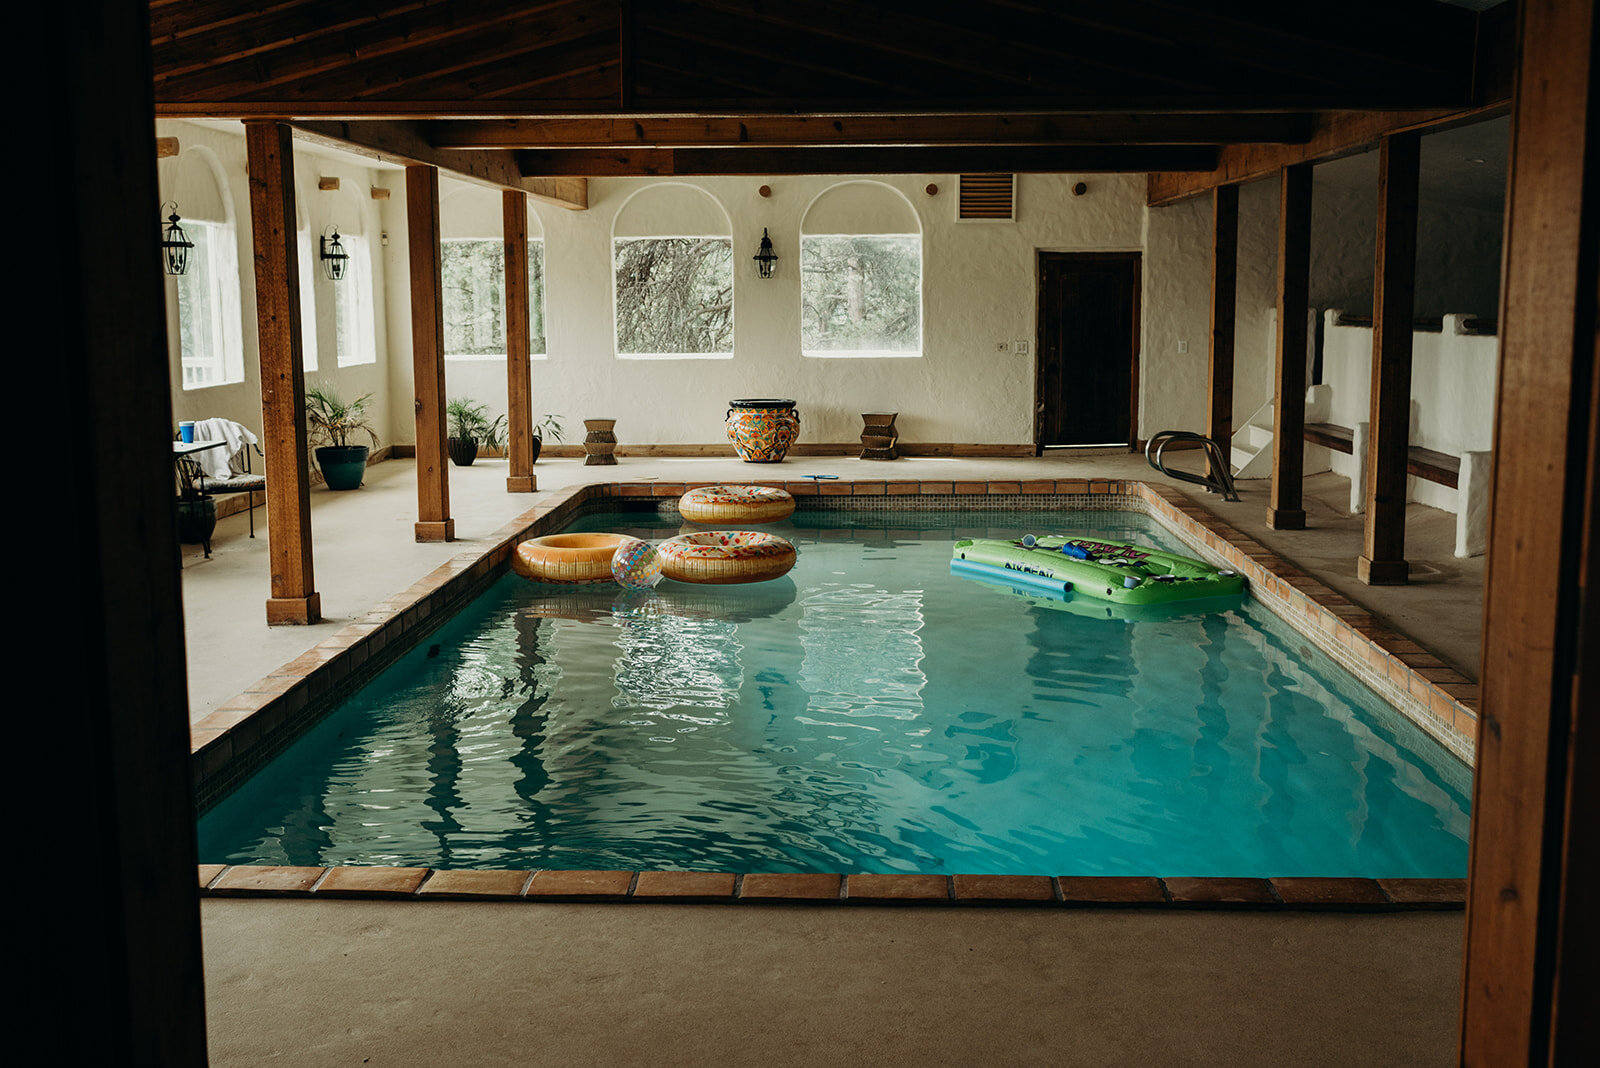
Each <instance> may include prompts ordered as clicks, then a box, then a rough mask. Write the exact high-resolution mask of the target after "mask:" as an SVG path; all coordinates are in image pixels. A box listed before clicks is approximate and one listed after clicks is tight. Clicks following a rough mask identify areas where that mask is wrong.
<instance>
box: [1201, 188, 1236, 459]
mask: <svg viewBox="0 0 1600 1068" xmlns="http://www.w3.org/2000/svg"><path fill="white" fill-rule="evenodd" d="M1238 281H1239V187H1238V186H1236V185H1219V186H1217V188H1215V189H1213V190H1212V191H1211V365H1210V370H1209V371H1208V372H1207V376H1206V394H1207V404H1206V411H1207V415H1206V437H1208V438H1210V439H1211V440H1212V441H1215V442H1216V443H1217V444H1218V445H1220V446H1222V455H1223V456H1226V457H1228V458H1229V460H1230V462H1231V460H1232V458H1233V327H1234V305H1235V304H1236V303H1237V293H1238ZM1206 473H1207V474H1208V475H1213V476H1215V474H1216V472H1214V471H1212V470H1211V460H1210V458H1209V457H1208V458H1207V459H1206ZM1224 473H1225V474H1226V473H1231V472H1224Z"/></svg>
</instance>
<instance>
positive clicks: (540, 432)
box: [528, 415, 566, 464]
mask: <svg viewBox="0 0 1600 1068" xmlns="http://www.w3.org/2000/svg"><path fill="white" fill-rule="evenodd" d="M546 434H549V435H550V439H551V440H552V441H560V440H562V438H563V437H564V436H565V434H566V428H564V427H563V426H562V425H561V420H560V418H558V417H557V416H554V415H547V416H545V417H544V418H543V419H541V420H539V421H538V422H537V423H534V424H533V459H532V460H530V461H528V462H529V463H535V464H536V463H538V462H539V450H540V449H543V448H544V436H545V435H546Z"/></svg>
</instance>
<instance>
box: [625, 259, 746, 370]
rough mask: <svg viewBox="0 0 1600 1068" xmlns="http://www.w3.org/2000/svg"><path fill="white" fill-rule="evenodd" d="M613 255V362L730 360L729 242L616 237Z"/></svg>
mask: <svg viewBox="0 0 1600 1068" xmlns="http://www.w3.org/2000/svg"><path fill="white" fill-rule="evenodd" d="M612 252H613V265H614V267H615V280H616V292H615V298H616V305H615V306H616V324H617V349H616V351H617V356H618V357H620V358H622V359H632V360H648V359H731V358H732V356H733V239H732V238H729V237H619V238H616V239H614V240H613V242H612Z"/></svg>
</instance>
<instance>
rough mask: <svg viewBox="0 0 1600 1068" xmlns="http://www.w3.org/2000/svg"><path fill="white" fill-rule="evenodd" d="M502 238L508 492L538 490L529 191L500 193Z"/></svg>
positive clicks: (509, 190)
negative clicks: (531, 332)
mask: <svg viewBox="0 0 1600 1068" xmlns="http://www.w3.org/2000/svg"><path fill="white" fill-rule="evenodd" d="M501 206H502V208H503V209H504V212H505V225H504V229H505V241H506V409H507V412H506V424H507V426H506V443H507V449H508V450H509V459H510V461H511V471H510V473H509V474H508V475H507V476H506V492H507V493H532V492H534V491H535V490H537V489H538V488H539V480H538V478H537V477H536V476H535V475H534V473H533V368H532V365H531V364H530V363H529V362H528V360H529V357H530V351H529V349H530V345H531V341H530V339H529V331H530V329H531V325H530V323H529V319H528V313H529V303H528V302H529V301H530V300H531V299H532V294H530V293H529V291H528V194H526V193H523V192H520V191H517V190H511V189H508V190H506V191H505V192H503V193H502V194H501Z"/></svg>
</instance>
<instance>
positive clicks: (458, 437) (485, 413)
mask: <svg viewBox="0 0 1600 1068" xmlns="http://www.w3.org/2000/svg"><path fill="white" fill-rule="evenodd" d="M444 412H445V417H446V418H447V419H449V421H450V440H449V447H450V459H451V460H452V461H454V462H455V463H456V464H457V465H458V466H460V467H471V466H472V461H474V460H476V459H477V458H478V447H479V446H480V445H481V446H487V447H488V448H491V449H494V450H495V451H496V452H504V451H505V446H506V417H505V416H503V415H498V416H495V418H494V419H490V418H489V406H488V405H487V404H479V403H478V402H477V401H474V400H471V399H469V398H467V397H457V398H456V399H455V400H452V401H449V402H447V403H446V404H445V406H444Z"/></svg>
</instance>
